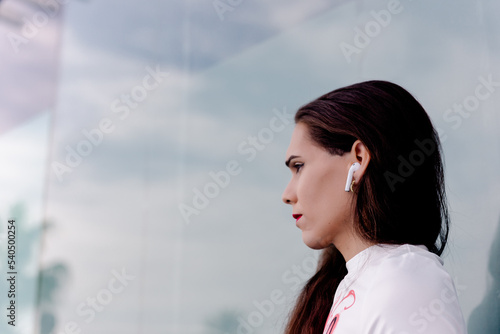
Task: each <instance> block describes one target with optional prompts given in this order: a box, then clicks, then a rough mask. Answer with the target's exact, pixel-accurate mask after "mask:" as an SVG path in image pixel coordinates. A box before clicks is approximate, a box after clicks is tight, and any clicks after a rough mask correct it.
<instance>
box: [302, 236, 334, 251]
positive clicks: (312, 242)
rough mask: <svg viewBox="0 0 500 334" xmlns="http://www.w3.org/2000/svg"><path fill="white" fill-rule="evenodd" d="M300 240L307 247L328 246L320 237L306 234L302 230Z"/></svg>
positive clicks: (316, 248) (322, 247) (318, 247)
mask: <svg viewBox="0 0 500 334" xmlns="http://www.w3.org/2000/svg"><path fill="white" fill-rule="evenodd" d="M302 241H304V244H305V245H306V246H307V247H309V248H311V249H315V250H319V249H324V248H327V247H328V243H327V242H324V240H322V239H321V238H317V237H311V236H308V235H306V233H304V232H302Z"/></svg>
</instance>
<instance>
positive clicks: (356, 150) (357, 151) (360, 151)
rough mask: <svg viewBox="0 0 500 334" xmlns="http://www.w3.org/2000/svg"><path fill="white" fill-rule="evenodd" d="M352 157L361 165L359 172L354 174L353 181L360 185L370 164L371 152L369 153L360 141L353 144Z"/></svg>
mask: <svg viewBox="0 0 500 334" xmlns="http://www.w3.org/2000/svg"><path fill="white" fill-rule="evenodd" d="M350 155H351V156H352V158H353V159H354V162H358V163H359V164H360V166H359V168H358V170H357V171H356V172H354V175H353V180H354V181H355V183H358V182H359V180H361V178H362V177H363V175H364V174H365V171H366V168H367V167H368V164H369V163H370V151H368V148H367V147H366V146H365V144H363V142H362V141H361V140H359V139H358V140H356V141H355V142H354V143H353V144H352V148H351V152H350Z"/></svg>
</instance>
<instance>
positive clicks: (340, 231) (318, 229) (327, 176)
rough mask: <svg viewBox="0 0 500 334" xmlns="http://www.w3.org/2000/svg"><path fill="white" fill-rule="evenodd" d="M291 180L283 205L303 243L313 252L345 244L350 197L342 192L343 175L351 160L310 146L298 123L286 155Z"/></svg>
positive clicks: (307, 135) (349, 212)
mask: <svg viewBox="0 0 500 334" xmlns="http://www.w3.org/2000/svg"><path fill="white" fill-rule="evenodd" d="M286 160H287V165H288V167H289V168H290V170H291V172H292V178H291V180H290V182H289V183H288V185H287V187H286V189H285V191H284V192H283V202H285V203H286V204H290V205H292V208H293V210H292V212H293V215H294V218H295V219H297V218H298V219H297V223H296V224H297V227H299V228H300V229H301V230H302V239H303V241H304V243H305V244H306V245H307V246H309V247H310V248H313V249H322V248H325V247H328V246H329V245H330V244H332V243H333V244H335V246H337V247H339V246H340V245H339V244H338V243H342V240H348V239H349V234H352V233H353V231H352V215H353V212H352V209H351V200H352V198H353V196H352V193H348V192H345V190H344V187H345V183H346V178H347V173H348V171H349V167H350V166H351V165H352V163H353V162H355V160H353V159H352V157H351V154H349V152H347V153H346V154H344V155H343V156H338V155H332V154H330V153H329V152H327V151H326V150H325V149H323V148H322V147H320V146H318V145H317V144H316V143H314V142H313V141H312V140H311V139H310V138H309V134H308V129H307V126H306V125H305V124H303V123H300V122H299V123H298V124H297V125H296V126H295V129H294V131H293V134H292V139H291V141H290V146H289V147H288V150H287V153H286Z"/></svg>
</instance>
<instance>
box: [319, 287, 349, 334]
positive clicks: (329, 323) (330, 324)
mask: <svg viewBox="0 0 500 334" xmlns="http://www.w3.org/2000/svg"><path fill="white" fill-rule="evenodd" d="M355 302H356V294H355V293H354V290H351V291H349V293H348V294H347V296H345V297H344V298H343V299H342V300H341V301H340V302H339V303H338V304H336V305H335V304H334V305H333V308H332V310H331V311H330V313H329V314H328V318H327V319H326V324H325V329H324V331H323V334H332V333H333V332H334V331H335V328H336V327H337V324H338V323H339V319H340V314H341V313H342V312H344V311H345V310H347V309H348V308H350V307H352V306H353V305H354V303H355ZM337 309H338V310H339V312H338V313H336V311H337Z"/></svg>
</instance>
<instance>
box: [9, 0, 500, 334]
mask: <svg viewBox="0 0 500 334" xmlns="http://www.w3.org/2000/svg"><path fill="white" fill-rule="evenodd" d="M499 14H500V3H499V2H498V1H494V0H483V1H482V0H477V1H467V0H458V1H457V0H453V1H452V0H443V1H439V2H436V1H431V0H420V1H412V0H400V1H397V0H389V1H378V0H376V1H347V0H337V1H335V0H330V1H326V0H310V1H307V2H306V1H299V0H288V1H285V0H277V1H272V2H270V1H264V0H253V1H249V0H183V1H180V0H169V1H165V0H164V1H160V0H149V1H133V0H108V1H94V0H85V1H84V0H2V1H0V170H1V173H0V268H1V273H2V279H1V280H0V295H1V296H2V297H1V298H0V304H1V305H0V306H1V307H0V309H2V310H4V311H2V314H1V317H0V319H2V320H1V321H0V332H1V333H43V334H50V333H54V334H55V333H57V334H63V333H64V334H71V333H94V334H99V333H109V332H119V333H175V334H178V333H186V334H188V333H189V334H191V333H193V334H195V333H196V334H197V333H200V334H233V333H245V334H248V333H280V332H282V330H283V326H284V324H285V322H286V318H287V314H288V311H289V310H290V307H291V305H292V304H293V301H294V298H295V297H296V295H297V293H298V291H299V288H300V286H301V285H302V284H303V282H304V281H305V279H306V278H308V277H310V276H311V275H312V273H313V271H314V269H315V263H316V261H317V256H318V252H317V251H312V250H310V249H308V248H307V247H306V246H305V245H304V244H303V243H302V238H301V233H300V231H299V230H298V229H297V228H296V227H295V222H294V220H293V219H292V217H291V208H290V207H287V206H286V205H284V204H282V202H281V193H282V191H283V189H284V187H285V186H286V184H287V182H288V179H289V177H290V174H289V171H288V170H287V169H286V167H285V166H284V164H283V162H284V160H285V151H286V149H287V146H288V143H289V140H290V136H291V133H292V130H293V127H294V125H293V114H294V112H295V111H296V109H297V108H298V107H299V106H301V105H302V104H305V103H306V102H308V101H310V100H312V99H314V98H316V97H318V96H320V95H322V94H324V93H326V92H328V91H331V90H333V89H335V88H339V87H341V86H345V85H348V84H352V83H355V82H359V81H364V80H369V79H382V80H389V81H393V82H395V83H398V84H400V85H402V86H403V87H405V88H406V89H408V90H409V91H410V92H411V93H412V94H414V96H415V97H416V98H417V99H418V100H419V101H420V102H421V103H422V105H423V106H424V108H425V109H426V110H427V111H428V113H429V114H430V116H431V118H432V121H433V123H434V125H435V126H436V127H437V128H438V129H439V133H440V137H441V140H442V143H443V148H444V158H445V166H446V177H447V191H448V196H449V201H450V210H451V218H452V224H453V225H452V231H451V235H450V243H449V247H448V249H447V251H446V252H445V254H444V261H445V265H446V268H447V270H448V271H449V272H450V274H451V275H452V277H453V278H454V280H455V286H456V288H457V291H458V294H459V299H460V304H461V305H462V309H463V312H464V316H465V317H466V320H467V322H468V326H469V331H470V332H471V333H499V332H500V316H499V315H500V261H498V259H499V256H500V230H499V218H500V205H499V203H500V175H499V172H498V171H499V167H500V154H499V152H500V136H499V134H498V133H499V130H500V113H499V110H498V108H499V107H498V106H499V105H500V21H498V15H499ZM9 219H15V221H16V223H15V224H16V228H17V230H16V231H17V234H16V246H17V248H16V250H17V253H16V260H17V268H16V269H17V278H16V279H17V281H16V284H17V285H16V290H17V295H16V308H17V309H16V312H17V313H16V323H15V324H16V326H15V327H14V326H11V325H9V324H8V321H10V319H9V318H8V317H7V314H8V311H7V310H6V308H7V307H8V305H9V302H10V299H9V298H7V292H8V290H9V282H8V281H7V280H6V279H5V277H7V274H6V273H7V272H8V268H7V260H8V257H7V256H8V253H7V241H8V238H7V226H8V220H9ZM7 278H8V277H7ZM431 311H432V310H431Z"/></svg>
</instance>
